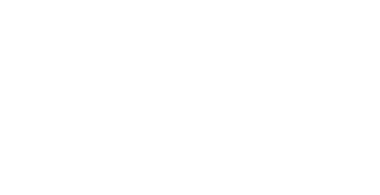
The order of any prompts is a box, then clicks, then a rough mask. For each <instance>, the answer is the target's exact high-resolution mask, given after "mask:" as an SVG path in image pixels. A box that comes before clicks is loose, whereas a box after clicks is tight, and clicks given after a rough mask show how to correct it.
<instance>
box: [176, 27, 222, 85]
mask: <svg viewBox="0 0 380 195" xmlns="http://www.w3.org/2000/svg"><path fill="white" fill-rule="evenodd" d="M189 29H190V30H191V33H190V35H189V36H188V37H187V38H186V39H185V40H184V41H183V42H182V43H181V45H183V44H184V43H185V42H186V41H187V40H189V39H190V41H191V43H190V45H189V46H188V47H187V48H186V49H185V50H183V52H182V53H181V55H183V54H184V53H185V52H186V51H187V50H189V49H190V52H191V75H190V77H189V76H187V75H185V74H183V73H182V72H180V71H178V70H177V68H176V67H175V66H176V65H177V63H175V62H173V61H170V60H169V64H170V66H171V67H172V69H173V70H174V71H176V72H177V73H178V74H180V75H182V76H183V77H185V78H187V79H188V80H189V81H190V83H191V85H193V83H194V81H195V80H196V79H197V78H199V77H200V76H202V75H204V74H206V73H207V72H208V71H210V70H211V69H212V67H213V66H214V65H215V61H211V62H209V63H207V65H209V67H208V68H207V70H205V71H204V72H202V73H201V74H199V75H197V76H195V77H194V74H193V58H194V56H193V54H194V53H193V50H194V49H195V51H196V52H198V54H199V55H203V53H202V52H201V51H200V50H199V49H198V48H197V46H195V45H194V43H193V40H194V39H195V40H197V41H198V42H199V43H200V44H201V45H203V43H202V42H201V40H199V39H198V37H196V36H195V35H194V33H193V29H195V30H197V31H198V32H199V34H201V35H203V33H202V32H201V31H200V30H199V29H198V28H197V27H196V26H195V25H194V24H193V23H191V24H190V25H189V26H188V27H187V28H186V29H185V30H184V31H183V32H182V33H181V35H183V34H184V33H185V32H186V31H187V30H189Z"/></svg>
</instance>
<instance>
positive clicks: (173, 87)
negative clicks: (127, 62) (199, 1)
mask: <svg viewBox="0 0 380 195" xmlns="http://www.w3.org/2000/svg"><path fill="white" fill-rule="evenodd" d="M144 60H145V64H146V68H147V71H148V74H149V76H150V78H151V79H152V81H153V82H154V83H155V84H156V86H157V87H158V88H159V89H160V90H162V91H163V92H165V93H166V94H167V95H169V96H171V97H173V98H176V99H179V100H184V101H200V100H205V99H208V98H211V97H213V96H215V95H217V94H218V93H220V92H221V91H222V90H224V89H225V88H226V87H227V86H228V85H229V83H230V82H231V81H232V79H233V77H234V76H235V74H236V71H237V68H238V65H239V60H240V47H239V42H238V38H237V36H236V33H235V30H234V29H233V27H232V26H231V24H230V23H229V22H228V21H227V19H226V18H224V17H223V16H222V15H220V14H219V13H217V12H216V11H214V10H212V9H209V8H206V7H202V6H197V5H186V6H181V7H177V8H175V9H172V10H170V11H168V12H166V13H165V14H164V15H162V16H161V17H160V18H159V19H158V20H157V21H156V22H155V23H154V24H153V26H152V28H151V29H150V31H149V32H148V35H147V38H146V41H145V47H144Z"/></svg>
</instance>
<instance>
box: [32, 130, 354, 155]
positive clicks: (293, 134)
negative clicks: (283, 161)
mask: <svg viewBox="0 0 380 195" xmlns="http://www.w3.org/2000/svg"><path fill="white" fill-rule="evenodd" d="M86 129H87V125H84V126H82V127H81V128H80V129H79V130H78V131H77V132H76V133H75V134H74V133H73V126H72V125H69V153H72V152H73V145H74V144H75V145H77V146H78V147H79V148H80V149H81V150H82V151H83V152H85V153H87V152H88V149H87V148H86V147H85V146H84V145H83V144H82V143H81V142H80V141H79V140H78V137H79V136H80V135H81V134H82V133H83V132H84V131H85V130H86ZM106 129H107V126H106V125H92V126H91V152H107V148H97V147H96V142H99V141H104V142H105V141H106V137H97V136H96V131H97V130H106ZM332 129H333V126H332V125H329V126H328V127H327V128H326V129H324V130H323V131H321V132H320V133H319V132H318V125H314V137H313V138H314V144H313V146H314V147H313V148H314V153H318V151H319V150H318V146H319V143H320V144H321V145H322V146H323V147H324V148H326V149H327V151H328V152H330V153H334V152H335V153H338V152H339V151H340V148H342V147H348V148H351V149H352V151H353V152H354V153H357V152H358V149H357V147H356V144H355V141H354V138H353V136H352V134H351V131H350V128H349V126H348V125H344V126H343V128H342V130H341V133H340V136H339V138H338V141H337V144H336V146H335V149H334V148H333V147H331V145H330V144H328V143H327V142H326V140H324V139H323V138H324V137H325V136H326V134H327V133H328V132H330V131H331V130H332ZM183 130H184V128H183V125H179V128H178V139H176V138H175V137H174V136H173V134H172V133H171V131H170V130H169V129H168V127H167V126H166V125H162V131H161V140H162V142H161V143H162V147H161V149H162V150H161V151H162V153H166V141H167V138H169V140H170V141H171V142H172V144H173V145H174V147H175V148H176V149H177V151H178V152H180V153H183V152H184V149H183V145H184V144H183V134H184V133H183ZM227 130H231V127H230V126H229V125H214V134H213V142H214V145H213V146H214V148H213V149H214V152H230V148H221V147H219V142H225V141H229V137H222V136H220V135H219V131H227ZM152 133H153V140H152V144H150V142H149V141H148V133H147V130H146V127H145V125H140V127H139V129H138V132H137V135H136V136H133V135H132V132H131V129H130V126H129V125H125V126H124V128H123V133H122V135H121V143H120V153H124V151H125V147H126V142H127V138H128V141H129V144H130V146H131V149H132V152H133V153H136V152H137V149H138V146H139V145H140V140H141V139H142V142H143V147H144V151H145V153H149V152H150V148H151V147H150V146H151V145H153V146H152V147H153V148H152V149H153V153H157V125H153V131H152ZM232 133H233V137H234V142H235V146H236V151H237V152H238V153H241V152H242V151H243V148H244V145H245V143H246V140H247V138H248V141H249V143H250V145H251V149H252V153H257V152H259V146H260V141H261V134H262V125H258V127H257V130H256V139H254V138H253V135H252V131H251V128H250V126H249V125H246V126H245V128H244V129H243V133H242V135H241V138H240V136H239V134H240V133H239V131H238V129H237V126H236V125H232ZM287 133H288V134H287V138H288V152H289V153H292V152H293V141H294V139H295V140H296V141H297V142H298V143H299V145H300V146H301V148H302V149H303V151H304V152H306V153H309V152H310V151H309V143H310V140H309V125H305V138H304V140H303V139H302V138H301V136H300V135H299V134H298V133H297V131H296V130H295V129H294V127H293V126H292V125H288V131H287ZM53 135H55V136H56V138H57V140H58V142H57V143H52V142H51V141H52V137H53ZM273 136H274V137H275V138H276V141H277V142H276V143H272V142H271V139H272V137H273ZM345 136H347V138H348V141H349V142H348V143H343V140H344V137H345ZM193 138H194V139H195V140H196V141H197V142H198V144H199V145H200V147H201V148H202V150H203V151H204V152H205V153H209V152H210V140H209V138H210V136H209V125H205V128H204V141H203V140H202V138H201V137H200V136H199V134H198V133H197V131H195V129H194V128H193V126H192V125H188V130H187V140H188V142H187V143H188V147H187V149H188V152H189V153H191V152H192V150H193V149H192V148H193V143H192V142H193ZM51 147H58V148H60V149H61V152H62V153H65V152H66V148H65V145H64V143H63V141H62V138H61V135H60V132H59V130H58V127H57V126H56V125H53V126H52V127H51V130H50V132H49V135H48V137H47V139H46V142H45V146H44V148H43V149H41V148H32V146H31V125H28V126H27V127H26V151H27V152H44V153H46V152H47V151H48V149H49V148H51ZM268 148H279V149H280V151H281V152H282V153H285V147H284V144H283V142H282V138H281V136H280V133H279V131H278V129H277V126H276V125H272V126H271V127H270V129H269V133H268V135H267V138H266V141H265V143H264V146H263V148H262V152H263V153H267V151H268Z"/></svg>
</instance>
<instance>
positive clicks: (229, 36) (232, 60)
mask: <svg viewBox="0 0 380 195" xmlns="http://www.w3.org/2000/svg"><path fill="white" fill-rule="evenodd" d="M188 13H196V14H201V15H206V16H207V17H209V18H211V19H213V20H215V21H216V22H218V24H219V25H221V26H222V27H223V29H224V31H225V32H226V33H227V35H228V38H229V39H230V42H231V48H232V58H231V63H230V65H229V69H228V72H227V73H226V75H225V76H224V77H223V79H222V80H220V81H219V82H218V84H216V85H215V86H213V87H212V88H210V89H207V90H205V91H202V92H198V93H186V92H182V91H179V90H176V89H173V88H172V87H171V86H169V85H168V84H166V83H165V82H164V81H163V79H162V78H161V77H160V76H159V75H158V73H157V72H156V69H155V65H154V63H153V58H152V48H153V42H154V39H155V38H156V35H157V33H158V31H159V30H160V29H161V27H162V26H163V25H164V24H165V23H166V22H168V21H169V20H171V19H173V18H175V17H177V16H179V15H182V14H188ZM235 54H236V52H235V45H234V41H233V39H232V38H231V34H230V32H229V31H228V30H227V28H226V26H225V25H224V24H223V23H222V22H220V20H219V19H217V18H215V17H214V16H212V15H211V14H209V13H205V12H202V11H181V12H179V13H176V14H174V15H172V16H170V17H169V18H167V19H166V20H165V21H164V22H162V23H161V24H160V26H159V27H158V28H157V29H156V31H155V32H154V34H153V37H152V39H151V41H150V44H149V58H150V63H151V64H150V65H151V67H152V69H153V72H154V74H155V75H156V77H157V78H158V79H159V80H160V81H161V83H162V84H164V85H165V86H166V87H167V88H169V89H170V90H172V91H174V92H176V93H178V94H181V95H188V96H198V95H203V94H206V93H209V92H211V91H213V90H214V89H216V88H217V87H219V86H220V85H221V84H222V83H223V82H224V81H225V80H226V79H227V77H228V75H229V74H230V73H231V70H232V67H233V66H234V59H235Z"/></svg>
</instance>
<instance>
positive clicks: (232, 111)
mask: <svg viewBox="0 0 380 195" xmlns="http://www.w3.org/2000/svg"><path fill="white" fill-rule="evenodd" d="M191 4H196V3H191ZM180 5H183V4H170V5H163V4H154V3H150V2H145V3H141V4H133V3H123V4H111V3H107V4H105V3H104V2H103V3H88V4H80V5H79V4H54V5H53V4H51V5H48V4H39V5H36V4H30V5H20V10H25V12H23V11H21V12H23V13H22V14H20V15H18V14H15V15H14V16H11V18H12V17H15V18H17V19H18V20H19V22H18V23H15V25H16V26H18V27H21V30H20V31H18V32H17V36H19V40H21V41H20V42H21V43H19V44H20V45H19V46H20V49H21V50H22V51H23V52H25V53H26V55H22V56H21V57H20V58H21V60H25V61H26V62H27V63H26V64H25V65H24V66H22V70H23V73H24V76H23V79H22V83H23V86H22V89H25V91H24V92H23V93H25V97H27V98H24V99H23V100H22V101H21V102H20V104H21V105H22V106H23V107H24V111H23V112H22V113H20V114H19V115H20V116H19V117H20V118H23V119H25V122H26V123H29V124H37V125H32V146H33V147H41V148H42V147H43V145H44V143H45V140H46V138H47V135H48V132H49V130H50V125H47V124H74V123H75V124H88V125H92V124H107V125H108V130H107V131H106V133H103V135H105V134H106V136H107V147H108V150H109V152H108V153H99V154H98V153H88V154H83V153H81V152H80V151H79V149H78V148H74V153H73V154H60V151H59V149H57V148H54V149H50V150H49V152H48V153H47V154H43V153H39V154H35V153H26V152H24V156H25V158H24V159H23V160H22V161H23V162H26V163H27V165H26V166H23V169H22V171H23V172H24V176H25V178H24V179H25V180H27V181H28V183H27V184H26V185H27V187H29V188H30V189H32V190H38V191H46V192H52V190H54V191H66V190H68V191H71V190H72V189H75V190H78V191H82V190H83V191H87V190H90V191H94V192H100V191H102V190H104V192H107V193H112V192H116V191H118V192H122V193H127V192H128V189H124V190H123V189H118V190H110V189H107V188H108V174H110V173H118V174H120V175H121V176H125V174H126V173H135V174H136V173H162V174H164V173H175V174H177V177H179V178H181V179H180V180H181V190H184V189H186V188H190V176H191V174H193V173H202V174H204V177H205V176H206V174H207V173H214V174H215V175H218V174H220V173H232V174H234V173H235V174H236V173H243V174H245V175H247V174H249V173H259V174H261V177H262V180H263V179H264V178H265V174H267V173H270V174H272V177H273V180H274V182H275V184H276V190H277V191H278V192H286V193H287V192H299V193H305V191H304V190H305V189H307V190H312V191H321V192H322V191H323V192H324V191H325V190H326V189H333V190H342V189H344V190H347V188H346V186H350V187H357V186H355V185H353V184H357V182H358V179H359V178H358V177H356V176H358V175H359V169H358V166H357V164H356V167H355V165H354V162H356V161H357V159H358V158H359V157H358V156H360V142H359V141H358V140H359V137H358V135H357V133H356V132H357V129H359V128H360V127H359V126H357V125H356V126H355V125H350V124H348V123H349V122H351V120H350V119H351V118H350V117H352V113H353V112H356V111H357V109H358V107H359V105H358V104H357V103H356V102H355V100H356V99H355V95H356V93H355V94H352V93H351V89H352V88H354V87H356V86H355V85H356V84H355V82H354V81H355V80H356V78H355V76H352V75H351V74H350V73H351V72H353V71H354V69H355V68H354V65H355V63H356V61H357V58H358V56H357V55H355V50H356V49H357V47H356V45H357V44H359V41H357V40H356V39H353V38H352V37H355V35H356V33H357V31H358V29H360V25H362V23H361V20H360V19H359V17H357V15H358V14H357V12H356V10H353V9H346V8H345V6H346V5H317V4H310V5H309V4H308V5H306V4H305V5H301V4H277V3H270V4H266V5H263V4H253V5H243V4H239V3H234V4H231V3H226V4H221V3H217V4H215V3H213V4H203V3H202V4H201V5H203V6H206V7H209V8H211V9H214V10H215V11H217V12H219V13H220V14H221V15H223V16H224V17H225V18H227V19H228V21H229V22H230V23H231V24H232V26H233V27H234V29H235V31H236V34H237V36H238V38H239V44H240V50H241V54H240V63H239V68H238V71H237V73H236V75H235V78H234V79H233V81H232V82H231V83H230V84H229V86H228V87H227V88H226V89H225V90H223V91H222V92H221V93H220V94H218V95H217V96H215V97H213V98H211V99H208V100H205V101H201V102H183V101H179V100H176V99H174V98H172V97H170V96H168V95H166V94H165V93H163V92H162V91H160V90H159V89H158V88H157V87H156V86H155V85H154V83H153V82H152V81H151V79H150V78H149V75H148V74H147V71H146V68H145V62H144V44H145V38H146V35H147V33H148V31H149V29H150V28H151V26H152V25H153V23H154V22H155V21H156V20H157V18H159V17H160V16H161V15H162V14H164V13H165V12H167V11H169V10H170V9H173V8H175V7H178V6H180ZM347 6H352V5H347ZM358 9H359V8H358ZM15 44H16V45H17V43H15ZM336 123H339V124H340V125H334V129H333V131H332V132H330V133H329V134H328V135H327V136H326V137H329V138H326V140H327V141H328V143H329V144H330V145H331V146H332V147H333V148H335V144H336V142H337V140H338V137H339V133H340V131H341V129H342V126H343V124H348V125H350V128H351V131H352V132H353V136H354V138H355V140H356V144H357V146H358V149H359V153H358V154H353V152H352V151H351V150H349V149H347V148H346V149H345V148H343V149H341V152H340V153H339V154H329V153H328V152H327V151H326V150H325V149H324V148H323V147H322V146H321V145H320V150H321V152H320V153H319V154H315V153H313V152H311V153H310V154H305V153H304V152H303V151H302V149H301V148H300V146H298V145H297V143H295V144H294V147H295V152H294V154H289V153H287V152H286V153H285V154H281V153H280V151H279V150H278V149H273V148H272V149H269V151H268V153H267V154H262V153H261V152H259V153H258V154H252V153H251V152H250V151H249V150H247V149H248V148H245V150H247V151H244V152H243V154H235V153H236V152H235V153H234V152H232V153H230V154H215V153H211V154H204V153H202V152H201V151H198V152H194V154H188V153H184V154H178V152H176V151H175V150H174V147H173V148H172V150H169V152H168V153H167V154H161V153H158V154H144V153H143V150H141V149H142V148H139V153H138V154H132V153H130V152H129V153H127V152H126V153H125V154H120V153H119V152H118V151H119V148H118V146H119V143H120V138H121V132H122V127H123V125H125V124H130V125H134V128H135V129H137V127H138V125H140V124H145V125H147V126H149V125H153V124H157V125H162V124H164V125H169V126H170V129H174V130H173V131H174V132H176V130H177V128H178V126H177V125H178V124H185V125H187V124H190V125H195V126H197V128H196V129H200V130H199V132H202V133H203V131H202V126H203V125H205V124H209V125H214V124H230V125H234V124H236V125H240V126H239V127H241V128H242V127H244V125H245V124H250V125H251V127H252V129H255V128H256V127H257V124H267V125H266V126H265V125H264V126H263V135H262V139H261V143H262V144H263V143H264V141H265V139H266V136H267V133H268V132H269V128H270V125H271V124H299V125H295V128H296V130H297V131H298V132H299V133H300V134H302V132H303V128H304V125H305V124H310V125H314V124H320V130H322V129H324V128H326V127H327V124H336ZM38 124H41V125H38ZM113 124H121V125H115V126H114V125H113ZM323 124H325V125H323ZM80 126H81V125H76V126H74V127H75V128H74V129H75V130H77V129H79V127H80ZM311 127H312V126H311ZM21 128H25V127H21ZM149 128H150V129H151V126H150V127H149ZM278 128H279V130H280V133H281V136H282V140H283V142H284V144H285V147H286V149H287V144H286V143H287V134H286V132H287V126H286V125H282V126H281V125H279V126H278ZM59 129H60V131H61V135H62V137H63V140H64V142H65V144H66V149H67V150H68V144H67V143H68V135H67V134H68V133H67V132H68V125H59ZM312 130H313V129H312V128H311V131H310V133H311V138H310V140H311V142H310V143H311V144H312V140H313V139H312V132H313V131H312ZM202 133H200V134H201V135H202ZM89 134H90V133H89V130H87V131H86V132H85V133H84V134H83V135H82V136H81V137H83V138H80V140H83V141H82V142H83V143H84V144H85V146H86V147H87V148H88V149H90V145H89V143H90V141H89V140H90V135H89ZM211 135H212V133H211ZM211 135H210V136H211ZM225 136H230V140H233V139H232V138H233V137H232V132H231V131H229V133H226V134H225ZM346 141H347V140H346ZM86 142H87V143H86ZM211 143H212V142H211ZM231 143H233V142H231ZM262 144H261V145H260V151H261V150H262V146H263V145H262ZM127 146H128V145H127ZM168 147H169V148H170V147H171V145H170V143H168ZM126 148H127V150H128V147H126ZM185 148H186V147H185ZM230 148H231V150H234V147H233V146H230ZM312 148H313V147H312V146H311V147H310V150H311V151H313V150H312ZM199 149H200V148H198V150H199ZM210 150H211V151H212V144H211V146H210ZM276 150H277V151H276ZM359 167H360V166H359ZM233 177H235V178H236V175H235V176H233ZM262 182H263V181H262ZM161 187H162V188H163V185H162V186H161ZM140 190H141V189H140ZM142 191H144V190H142ZM230 191H231V192H232V191H233V190H232V189H231V190H230ZM251 191H252V192H254V191H255V190H251ZM264 191H265V190H264ZM266 191H267V192H269V191H271V190H270V189H267V190H266ZM210 192H211V191H210ZM337 192H341V191H337Z"/></svg>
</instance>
